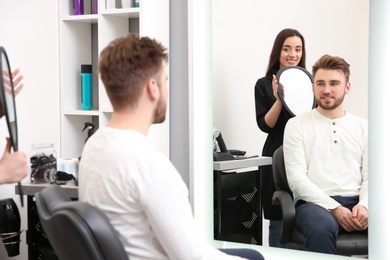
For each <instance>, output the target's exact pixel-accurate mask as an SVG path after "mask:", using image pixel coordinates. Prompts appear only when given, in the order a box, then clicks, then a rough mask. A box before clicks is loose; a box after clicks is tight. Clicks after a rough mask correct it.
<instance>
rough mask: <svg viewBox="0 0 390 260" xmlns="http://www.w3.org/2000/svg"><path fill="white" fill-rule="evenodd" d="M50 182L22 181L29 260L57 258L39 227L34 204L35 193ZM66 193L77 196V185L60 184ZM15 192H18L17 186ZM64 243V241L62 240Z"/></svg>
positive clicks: (73, 196) (73, 197)
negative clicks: (25, 203) (25, 199)
mask: <svg viewBox="0 0 390 260" xmlns="http://www.w3.org/2000/svg"><path fill="white" fill-rule="evenodd" d="M49 185H51V184H31V183H22V189H23V194H24V195H26V196H27V232H26V243H27V245H28V259H29V260H54V259H58V258H57V256H56V255H55V254H54V251H53V249H52V248H51V246H50V244H49V242H48V239H47V237H46V234H45V233H44V231H43V230H42V228H41V224H40V221H39V217H38V212H37V209H36V206H35V194H36V193H37V192H39V191H41V190H43V189H44V188H45V187H47V186H49ZM61 187H62V188H64V189H65V191H66V193H67V194H68V195H69V196H70V197H71V198H72V199H77V198H78V187H77V186H75V185H71V184H67V185H61ZM15 193H16V194H19V189H18V186H17V185H16V186H15ZM64 243H66V242H64Z"/></svg>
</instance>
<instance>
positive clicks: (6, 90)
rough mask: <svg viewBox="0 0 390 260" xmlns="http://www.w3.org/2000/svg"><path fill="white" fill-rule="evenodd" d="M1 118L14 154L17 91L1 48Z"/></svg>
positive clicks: (16, 129) (15, 147)
mask: <svg viewBox="0 0 390 260" xmlns="http://www.w3.org/2000/svg"><path fill="white" fill-rule="evenodd" d="M0 71H1V73H0V88H1V90H0V96H1V97H0V103H1V104H0V118H1V117H3V116H4V115H5V117H6V121H7V126H8V131H9V136H10V139H11V144H12V148H13V150H14V152H16V151H18V126H17V121H16V106H15V91H14V82H13V78H12V72H11V66H10V63H9V59H8V56H7V53H6V51H5V49H4V48H3V47H0ZM18 188H19V194H20V203H21V205H22V206H23V191H22V185H21V183H20V182H19V183H18Z"/></svg>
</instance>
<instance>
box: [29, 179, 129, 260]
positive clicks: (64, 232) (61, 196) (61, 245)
mask: <svg viewBox="0 0 390 260" xmlns="http://www.w3.org/2000/svg"><path fill="white" fill-rule="evenodd" d="M35 202H36V207H37V210H38V215H39V219H40V221H41V225H42V227H43V230H44V232H45V234H46V235H47V237H48V239H49V242H50V244H51V246H52V247H53V249H54V251H55V253H56V255H57V256H58V258H59V259H61V260H76V259H85V260H89V259H91V260H92V259H93V260H112V259H115V260H128V259H129V257H128V256H127V253H126V251H125V249H124V247H123V244H122V242H121V241H120V240H119V237H118V233H117V232H116V230H115V229H114V228H113V227H112V225H111V224H110V222H109V220H108V218H107V217H106V215H105V214H104V213H103V212H101V211H100V210H98V209H97V208H95V207H93V206H91V205H89V204H87V203H84V202H81V201H72V200H71V199H70V197H69V196H68V195H67V194H66V193H65V191H64V190H63V189H62V188H61V187H60V186H58V185H51V186H49V187H46V188H45V189H43V190H42V191H40V192H38V193H37V194H36V195H35Z"/></svg>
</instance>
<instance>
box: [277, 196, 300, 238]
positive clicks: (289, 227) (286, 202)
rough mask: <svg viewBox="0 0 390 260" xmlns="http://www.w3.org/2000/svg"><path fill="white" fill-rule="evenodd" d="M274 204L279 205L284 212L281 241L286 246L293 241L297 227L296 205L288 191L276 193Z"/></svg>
mask: <svg viewBox="0 0 390 260" xmlns="http://www.w3.org/2000/svg"><path fill="white" fill-rule="evenodd" d="M272 204H273V205H279V206H280V207H281V210H282V223H283V224H282V232H281V234H280V237H279V241H280V243H282V244H286V243H288V242H289V241H290V239H291V234H292V232H293V230H294V227H295V205H294V201H293V200H292V198H291V195H290V194H289V193H288V192H286V191H275V192H274V195H273V196H272Z"/></svg>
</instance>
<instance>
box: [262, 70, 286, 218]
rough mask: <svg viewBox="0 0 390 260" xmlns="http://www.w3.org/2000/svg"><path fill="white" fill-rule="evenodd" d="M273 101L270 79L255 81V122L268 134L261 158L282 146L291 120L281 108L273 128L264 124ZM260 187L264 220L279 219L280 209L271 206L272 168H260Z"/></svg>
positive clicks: (273, 189) (264, 78)
mask: <svg viewBox="0 0 390 260" xmlns="http://www.w3.org/2000/svg"><path fill="white" fill-rule="evenodd" d="M275 74H276V73H275ZM275 101H276V98H275V96H274V94H273V90H272V78H267V77H263V78H261V79H259V80H257V82H256V85H255V106H256V122H257V126H258V127H259V128H260V130H261V131H263V132H265V133H267V134H268V136H267V139H266V140H265V143H264V146H263V151H262V155H263V156H272V155H273V153H274V152H275V150H276V149H277V148H278V147H279V146H281V145H282V144H283V134H284V128H285V126H286V123H287V121H288V120H289V119H290V118H291V115H290V114H289V113H288V112H287V110H286V109H285V108H284V107H283V108H282V110H281V111H280V115H279V118H278V120H277V122H276V124H275V126H274V127H273V128H271V127H269V126H268V125H267V124H266V123H265V120H264V117H265V115H266V114H267V112H268V111H269V110H270V109H271V107H272V105H273V104H274V103H275ZM262 186H263V192H262V204H263V209H264V218H266V219H272V220H279V219H281V211H280V207H279V206H273V205H272V195H273V193H274V192H275V190H276V188H275V183H274V181H273V177H272V166H266V167H262Z"/></svg>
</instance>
